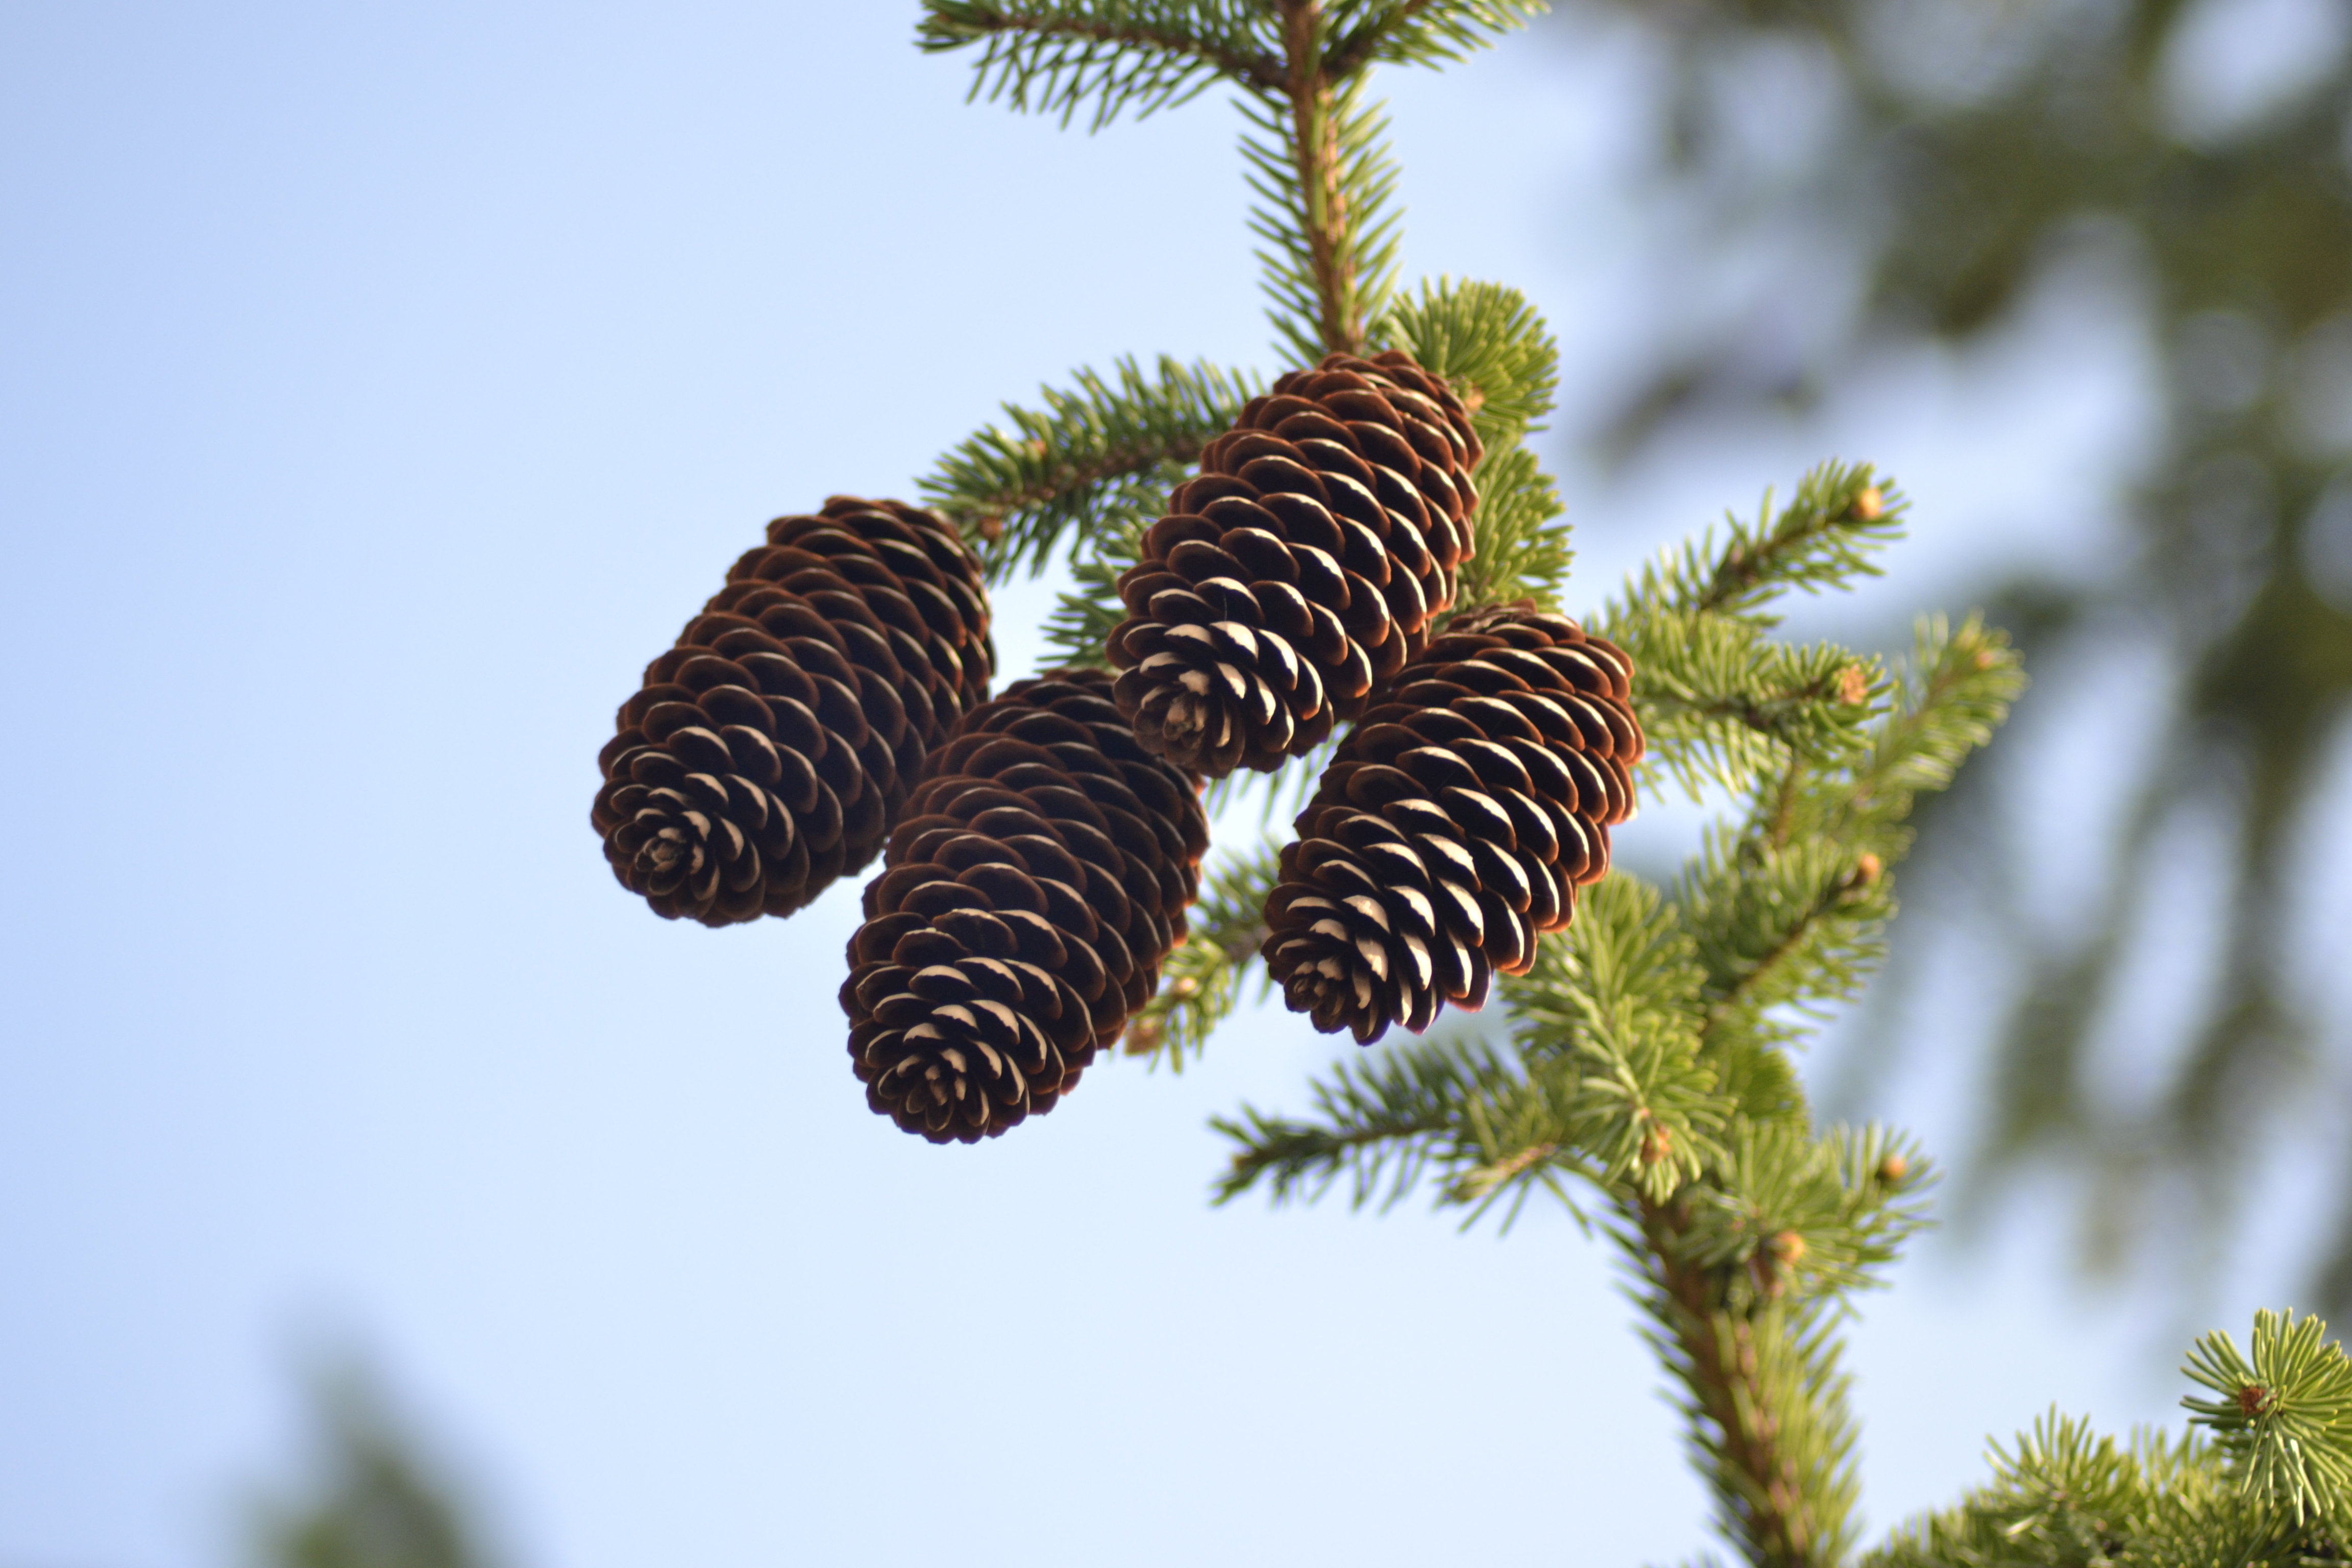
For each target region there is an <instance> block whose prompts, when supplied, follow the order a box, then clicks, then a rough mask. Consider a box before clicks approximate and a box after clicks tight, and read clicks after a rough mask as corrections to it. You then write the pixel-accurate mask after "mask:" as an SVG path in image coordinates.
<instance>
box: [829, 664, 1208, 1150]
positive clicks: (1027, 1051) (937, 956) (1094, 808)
mask: <svg viewBox="0 0 2352 1568" xmlns="http://www.w3.org/2000/svg"><path fill="white" fill-rule="evenodd" d="M1208 847H1209V822H1208V818H1207V816H1205V815H1204V814H1203V813H1202V809H1201V779H1200V776H1199V775H1198V774H1196V773H1185V772H1183V771H1181V770H1180V769H1178V768H1176V767H1173V766H1171V764H1169V763H1165V762H1162V761H1160V760H1159V759H1157V758H1154V757H1151V756H1149V755H1147V754H1145V752H1144V751H1143V749H1142V748H1141V747H1140V746H1139V745H1137V744H1136V741H1135V732H1134V731H1133V730H1131V729H1130V728H1129V725H1128V722H1127V721H1126V720H1124V719H1122V718H1120V717H1119V715H1118V709H1117V708H1116V707H1114V706H1113V705H1112V703H1111V700H1110V677H1109V676H1108V675H1106V674H1104V673H1103V672H1102V671H1100V670H1091V669H1087V670H1061V671H1057V672H1055V673H1054V674H1051V675H1047V676H1045V677H1043V678H1041V679H1033V680H1020V681H1015V682H1014V683H1013V685H1011V686H1010V687H1007V688H1006V689H1005V690H1004V693H1003V695H1002V696H1000V697H998V698H997V699H996V700H994V701H992V702H991V703H989V704H988V705H987V706H986V707H984V708H982V709H981V710H979V711H977V712H975V713H973V714H972V715H971V717H970V718H969V719H967V720H966V721H964V722H963V724H962V725H961V726H960V727H959V729H958V730H957V732H956V734H955V737H954V738H953V739H952V740H950V741H949V742H948V743H947V744H946V745H945V746H944V747H943V748H941V749H940V751H939V752H937V753H935V755H934V756H933V758H932V762H931V766H930V769H929V772H927V773H925V775H924V778H923V782H922V784H920V785H919V786H918V787H917V789H916V791H915V795H914V799H913V800H912V801H911V802H910V803H909V809H908V816H907V817H906V820H904V821H903V822H901V823H900V824H899V825H898V831H896V832H895V833H893V834H892V835H891V836H890V847H889V852H888V854H887V856H886V857H885V861H884V864H885V865H886V867H887V869H886V870H885V871H884V872H883V873H882V875H881V876H879V877H877V878H876V879H874V881H872V882H871V883H869V884H868V885H867V887H866V924H865V925H863V926H862V927H860V928H859V929H858V931H857V934H856V936H855V937H853V938H852V939H851V940H850V943H849V963H850V970H849V979H848V980H847V982H846V983H845V984H843V986H842V988H841V1005H842V1008H843V1010H844V1011H845V1012H846V1013H848V1015H849V1023H850V1029H849V1054H850V1058H851V1060H852V1062H853V1063H854V1064H855V1066H856V1071H857V1077H858V1079H859V1081H860V1082H862V1083H864V1084H865V1085H866V1103H867V1104H869V1105H871V1106H872V1107H873V1108H874V1110H877V1112H880V1113H882V1114H884V1115H887V1116H888V1117H889V1118H890V1119H891V1120H892V1121H896V1122H897V1123H898V1125H899V1126H900V1127H901V1128H903V1129H905V1130H906V1131H909V1132H919V1133H921V1134H922V1135H923V1136H924V1137H926V1138H928V1139H929V1140H930V1141H931V1142H934V1143H946V1142H964V1143H971V1142H977V1141H978V1140H980V1139H982V1138H983V1137H987V1138H993V1137H995V1136H997V1135H998V1134H1000V1133H1002V1132H1003V1131H1004V1130H1005V1129H1006V1128H1008V1127H1011V1126H1013V1125H1014V1124H1015V1123H1017V1122H1019V1121H1023V1120H1024V1118H1026V1117H1028V1116H1031V1115H1033V1114H1035V1115H1043V1114H1044V1113H1045V1112H1046V1111H1048V1110H1053V1109H1054V1106H1055V1103H1056V1102H1057V1101H1058V1100H1060V1099H1061V1097H1062V1096H1063V1095H1065V1094H1066V1093H1068V1092H1069V1091H1070V1089H1072V1088H1073V1087H1075V1086H1076V1083H1077V1081H1078V1074H1079V1073H1080V1072H1081V1071H1082V1070H1083V1069H1084V1068H1086V1066H1087V1064H1088V1063H1089V1062H1091V1061H1093V1060H1094V1058H1095V1053H1096V1052H1097V1051H1098V1050H1101V1049H1103V1048H1104V1047H1108V1045H1110V1044H1111V1043H1112V1042H1113V1041H1115V1040H1117V1039H1118V1035H1119V1031H1120V1030H1121V1029H1123V1028H1125V1027H1126V1026H1127V1020H1128V1016H1129V1015H1130V1014H1131V1013H1133V1012H1135V1011H1136V1010H1137V1009H1138V1008H1139V1007H1141V1006H1142V1005H1144V1003H1146V1002H1148V1001H1150V998H1151V994H1152V992H1153V991H1154V990H1155V989H1157V987H1158V986H1159V984H1160V962H1161V960H1163V959H1164V958H1166V957H1167V955H1168V952H1169V950H1170V949H1171V947H1173V946H1174V945H1175V944H1176V943H1177V942H1179V941H1181V939H1182V937H1183V935H1184V911H1185V910H1186V909H1187V908H1189V907H1190V906H1191V904H1192V900H1193V899H1194V898H1195V897H1196V896H1197V895H1198V894H1199V892H1200V881H1201V872H1200V865H1201V857H1202V854H1203V853H1205V852H1206V850H1207V849H1208Z"/></svg>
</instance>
